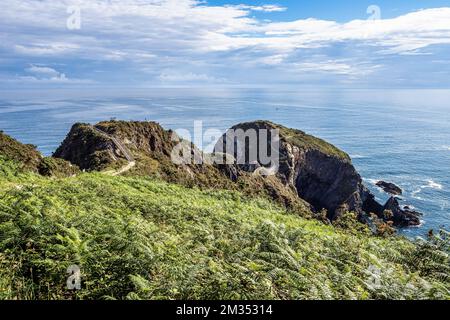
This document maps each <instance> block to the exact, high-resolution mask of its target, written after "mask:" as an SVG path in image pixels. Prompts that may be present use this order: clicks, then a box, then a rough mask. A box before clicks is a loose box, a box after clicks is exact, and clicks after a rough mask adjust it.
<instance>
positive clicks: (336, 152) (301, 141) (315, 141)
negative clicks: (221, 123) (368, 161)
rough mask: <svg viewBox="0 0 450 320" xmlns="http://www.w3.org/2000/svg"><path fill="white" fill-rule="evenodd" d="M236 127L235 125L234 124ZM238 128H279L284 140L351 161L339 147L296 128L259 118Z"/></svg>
mask: <svg viewBox="0 0 450 320" xmlns="http://www.w3.org/2000/svg"><path fill="white" fill-rule="evenodd" d="M235 127H236V126H235ZM238 127H239V128H242V129H244V130H247V129H248V128H254V127H259V128H266V127H271V128H276V129H278V130H280V137H282V138H283V139H285V140H286V142H288V143H290V144H292V145H295V146H297V147H299V148H303V149H305V150H317V151H319V152H322V153H325V154H327V155H329V156H333V157H336V158H338V159H341V160H345V161H351V159H350V156H349V155H348V154H347V153H345V152H344V151H342V150H340V149H339V148H337V147H335V146H334V145H332V144H331V143H328V142H326V141H325V140H322V139H320V138H317V137H314V136H311V135H309V134H306V133H305V132H303V131H301V130H297V129H291V128H287V127H284V126H282V125H279V124H276V123H273V122H270V121H266V120H259V121H254V122H248V123H241V124H239V125H238Z"/></svg>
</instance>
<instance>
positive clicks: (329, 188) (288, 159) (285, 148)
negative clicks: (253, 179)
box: [215, 121, 417, 226]
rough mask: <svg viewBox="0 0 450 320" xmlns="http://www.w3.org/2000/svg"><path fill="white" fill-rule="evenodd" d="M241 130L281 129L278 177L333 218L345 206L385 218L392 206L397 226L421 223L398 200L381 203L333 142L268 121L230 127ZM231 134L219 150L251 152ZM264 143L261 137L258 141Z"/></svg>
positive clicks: (250, 167)
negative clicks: (233, 139) (231, 149)
mask: <svg viewBox="0 0 450 320" xmlns="http://www.w3.org/2000/svg"><path fill="white" fill-rule="evenodd" d="M237 129H240V130H243V131H246V130H256V131H258V130H261V129H266V130H273V129H277V130H278V131H279V135H280V143H279V146H280V150H279V154H280V161H279V166H278V171H277V173H276V177H277V179H278V180H280V182H281V183H283V184H284V185H286V186H287V187H288V188H291V189H293V190H295V192H296V193H297V194H298V196H299V197H300V198H302V199H304V200H305V201H307V202H308V203H310V204H311V205H312V206H313V207H314V208H315V209H316V210H317V211H319V210H321V209H326V210H327V211H328V218H329V219H330V220H332V221H333V220H335V219H337V218H338V217H339V216H340V214H341V213H342V212H343V210H344V209H345V210H347V211H353V212H356V213H358V214H370V213H374V214H376V215H377V216H379V217H380V218H381V217H384V215H383V213H384V211H385V210H386V209H388V210H392V212H393V213H394V215H393V218H391V219H392V220H393V221H394V223H395V224H396V225H399V226H400V225H401V226H404V225H411V224H413V225H414V224H416V223H417V221H416V219H414V218H413V215H412V214H410V213H408V212H406V211H405V210H402V209H401V208H400V206H399V204H398V202H391V203H388V204H387V205H386V206H383V205H382V204H380V203H378V202H377V201H376V200H375V196H374V195H373V194H372V193H371V192H370V191H369V190H368V189H367V188H366V187H365V186H364V185H363V182H362V179H361V176H360V175H359V173H358V172H357V171H356V169H355V167H354V166H353V165H352V162H351V159H350V157H349V156H348V155H347V154H346V153H344V152H343V151H341V150H339V149H338V148H336V147H334V146H333V145H331V144H329V143H327V142H325V141H323V140H321V139H318V138H315V137H313V136H310V135H307V134H305V133H304V132H302V131H300V130H294V129H289V128H286V127H283V126H280V125H277V124H274V123H271V122H268V121H256V122H250V123H243V124H239V125H236V126H234V127H232V128H231V129H230V130H237ZM230 136H232V135H230ZM227 137H228V136H227V135H224V136H223V137H222V139H221V140H220V141H219V142H218V144H217V145H216V148H215V150H216V151H218V152H224V151H225V150H226V149H227V148H226V147H227V144H230V143H231V144H234V147H235V149H236V150H235V152H234V156H236V155H237V154H249V150H248V148H249V147H248V144H242V143H240V144H239V143H236V142H235V141H228V140H229V138H228V140H227ZM260 143H261V142H260V141H259V139H258V144H260ZM267 143H268V144H270V143H271V142H270V139H267ZM239 148H241V150H239ZM260 166H262V164H261V163H256V164H255V163H244V164H237V167H238V168H239V170H243V171H247V172H253V171H254V170H255V168H258V167H260ZM345 210H344V211H345ZM406 217H407V218H406Z"/></svg>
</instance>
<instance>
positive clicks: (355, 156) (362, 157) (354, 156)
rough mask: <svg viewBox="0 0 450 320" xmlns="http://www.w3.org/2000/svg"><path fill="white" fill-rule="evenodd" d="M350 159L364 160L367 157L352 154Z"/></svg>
mask: <svg viewBox="0 0 450 320" xmlns="http://www.w3.org/2000/svg"><path fill="white" fill-rule="evenodd" d="M350 158H352V159H364V158H367V157H366V156H363V155H360V154H351V155H350Z"/></svg>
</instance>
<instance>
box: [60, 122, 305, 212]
mask: <svg viewBox="0 0 450 320" xmlns="http://www.w3.org/2000/svg"><path fill="white" fill-rule="evenodd" d="M98 130H100V131H101V132H104V133H106V134H107V135H109V136H110V137H108V136H105V135H104V134H102V133H101V132H98ZM111 137H114V138H115V139H116V140H117V141H120V143H121V144H123V145H124V147H126V149H127V150H128V152H129V153H130V154H131V155H132V156H133V158H134V159H135V161H136V166H135V167H134V168H132V169H131V170H130V171H129V172H127V174H129V175H141V176H142V175H144V176H155V177H158V178H162V179H164V180H166V181H168V182H172V183H179V184H182V185H186V186H197V187H202V188H203V187H204V188H221V189H230V190H240V191H242V192H244V193H245V194H247V195H250V196H261V195H264V196H269V197H271V198H272V199H274V200H276V201H277V202H279V203H281V204H282V205H284V206H286V207H288V208H290V209H292V210H295V211H297V212H299V213H300V214H302V215H304V216H310V215H311V211H310V205H309V204H308V203H306V202H305V201H303V200H302V199H301V198H299V197H298V196H297V193H296V191H295V189H292V188H291V187H288V186H286V185H284V184H283V183H281V182H280V181H279V179H265V178H263V177H261V176H253V175H252V174H251V173H249V172H248V171H246V170H242V168H240V167H238V166H236V165H235V164H234V163H233V161H234V160H231V161H230V160H229V158H230V155H227V154H224V153H220V152H216V153H213V154H204V153H203V152H201V151H200V150H198V149H197V148H196V147H195V145H193V144H192V143H190V142H187V141H184V140H182V139H180V138H178V137H177V136H176V135H174V133H173V132H172V131H170V130H169V131H166V130H164V129H163V128H162V127H161V126H160V125H159V124H157V123H155V122H125V121H108V122H100V123H98V124H96V125H95V126H91V125H89V124H75V125H74V126H73V127H72V129H71V130H70V132H69V134H68V135H67V137H66V139H65V140H64V141H63V143H62V144H61V146H60V147H59V148H58V150H56V152H55V154H54V156H55V157H58V158H63V159H66V160H68V161H71V162H72V163H75V164H77V165H79V166H80V167H81V168H83V169H85V170H107V169H108V170H109V169H111V168H117V167H120V166H122V165H123V163H124V161H126V157H125V156H124V154H123V151H121V150H119V148H117V146H116V144H115V143H114V142H113V141H112V139H111ZM180 146H181V148H180ZM174 150H177V151H180V154H184V155H186V154H187V156H188V157H187V159H186V161H184V159H181V160H183V161H181V163H174V162H173V159H172V152H173V151H174ZM175 154H177V152H175ZM221 157H222V158H224V159H223V161H222V162H219V164H217V163H216V162H217V161H215V160H216V158H221ZM231 158H232V159H234V158H233V157H232V156H231ZM227 159H228V161H225V160H227ZM196 163H198V164H196ZM220 163H223V164H220ZM258 166H259V165H258V164H257V163H255V164H251V165H248V166H246V167H247V169H250V168H257V167H258Z"/></svg>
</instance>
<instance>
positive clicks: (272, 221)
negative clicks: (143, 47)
mask: <svg viewBox="0 0 450 320" xmlns="http://www.w3.org/2000/svg"><path fill="white" fill-rule="evenodd" d="M430 257H431V258H430ZM447 259H448V258H447V257H446V256H445V255H444V254H442V253H440V252H434V251H433V252H431V253H430V251H429V250H427V249H426V248H424V247H418V246H416V245H414V244H412V243H411V242H409V241H407V240H404V239H401V238H390V239H384V238H376V237H369V236H367V235H365V234H362V233H358V232H351V231H344V230H340V229H335V228H333V227H330V226H326V225H323V224H321V223H320V222H317V221H311V220H305V219H303V218H300V217H298V216H296V215H293V214H289V213H288V212H286V211H284V210H282V209H281V208H279V207H277V206H275V205H273V204H272V203H270V202H268V201H266V200H262V199H254V200H251V201H248V199H244V198H243V196H242V195H241V194H239V193H237V192H229V191H228V192H226V191H200V190H197V189H189V188H184V187H181V186H176V185H171V184H168V183H165V182H159V181H155V180H150V179H145V178H132V177H130V178H124V177H110V176H106V175H102V174H99V173H85V174H82V175H79V176H78V177H75V178H65V179H56V180H55V179H49V178H43V177H40V176H37V175H34V174H31V173H17V168H16V167H15V166H14V164H12V163H11V162H6V161H2V160H0V298H3V299H5V298H20V299H57V298H59V299H61V298H70V299H72V298H84V299H94V298H106V297H113V298H119V299H122V298H144V299H169V298H170V299H182V298H184V299H198V298H205V299H212V298H223V299H245V298H252V299H261V298H263V299H289V298H291V299H299V298H300V299H305V298H309V299H312V298H327V299H344V298H347V299H348V298H356V299H370V298H431V297H433V298H449V294H448V289H449V283H448V282H446V280H445V279H446V277H447V276H448V267H446V266H445V264H446V263H448V260H447ZM431 261H434V262H431ZM424 262H426V263H424ZM72 264H77V265H80V266H81V270H82V273H83V278H82V280H83V283H82V287H83V288H82V290H80V291H78V292H77V293H72V292H68V291H67V290H66V289H65V283H66V279H67V275H66V270H67V268H68V267H69V266H70V265H72ZM446 268H447V269H446ZM439 279H440V280H439Z"/></svg>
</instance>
